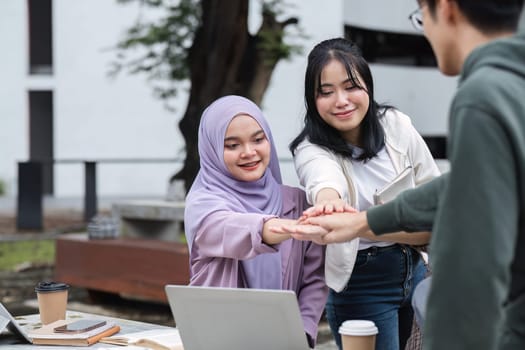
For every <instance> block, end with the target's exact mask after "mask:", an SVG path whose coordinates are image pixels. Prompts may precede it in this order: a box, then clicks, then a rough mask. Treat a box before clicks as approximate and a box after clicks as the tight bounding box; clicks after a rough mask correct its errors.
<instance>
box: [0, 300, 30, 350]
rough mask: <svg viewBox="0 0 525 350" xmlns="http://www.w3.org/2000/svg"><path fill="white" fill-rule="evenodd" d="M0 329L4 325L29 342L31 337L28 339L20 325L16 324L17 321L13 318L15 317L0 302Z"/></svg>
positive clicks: (0, 329)
mask: <svg viewBox="0 0 525 350" xmlns="http://www.w3.org/2000/svg"><path fill="white" fill-rule="evenodd" d="M0 325H2V327H0V331H2V330H3V328H4V327H7V329H9V330H10V331H11V333H13V334H15V335H17V336H19V337H21V338H25V340H27V342H28V343H31V339H29V337H28V335H27V333H26V331H25V330H24V328H22V326H20V325H19V324H18V322H17V321H16V320H15V318H14V317H13V316H12V315H11V313H10V312H9V311H7V309H6V308H5V306H4V305H3V304H2V303H0Z"/></svg>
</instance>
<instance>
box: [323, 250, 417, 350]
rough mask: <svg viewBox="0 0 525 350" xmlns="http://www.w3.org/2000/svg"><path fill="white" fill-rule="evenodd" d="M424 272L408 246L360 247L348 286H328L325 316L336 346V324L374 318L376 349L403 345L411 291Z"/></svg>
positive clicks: (409, 319) (407, 331)
mask: <svg viewBox="0 0 525 350" xmlns="http://www.w3.org/2000/svg"><path fill="white" fill-rule="evenodd" d="M425 273H426V267H425V265H424V262H423V259H422V258H421V255H420V254H419V253H418V252H417V251H415V250H414V249H412V248H410V247H408V246H404V245H400V244H395V245H392V246H387V247H371V248H368V249H364V250H360V251H359V252H358V254H357V259H356V263H355V266H354V270H353V272H352V276H351V277H350V281H349V282H348V284H347V286H346V287H345V289H344V290H342V291H341V292H339V293H337V292H335V291H334V290H332V289H330V293H329V295H328V301H327V304H326V318H327V319H328V323H329V324H330V329H331V330H332V334H333V335H334V337H335V340H336V343H337V346H338V347H339V349H341V337H340V335H339V332H338V330H339V326H340V325H341V324H342V323H343V322H344V321H346V320H357V319H360V320H371V321H374V322H375V324H376V326H377V328H378V329H379V333H378V334H377V338H376V349H378V350H399V349H403V348H404V346H405V343H406V341H407V339H408V337H409V336H410V330H411V328H412V322H413V317H414V312H413V310H412V306H411V303H410V300H411V298H412V293H413V291H414V288H415V286H416V285H417V283H419V282H420V281H421V280H423V278H424V277H425Z"/></svg>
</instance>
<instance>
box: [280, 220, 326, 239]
mask: <svg viewBox="0 0 525 350" xmlns="http://www.w3.org/2000/svg"><path fill="white" fill-rule="evenodd" d="M270 230H271V231H272V232H274V233H276V234H285V235H290V236H291V237H292V238H295V239H297V240H300V241H312V242H314V243H317V244H326V243H325V242H324V240H323V236H324V235H326V234H327V233H328V231H327V230H326V229H324V228H323V227H321V226H316V225H303V224H300V223H296V224H292V225H281V226H272V227H271V228H270Z"/></svg>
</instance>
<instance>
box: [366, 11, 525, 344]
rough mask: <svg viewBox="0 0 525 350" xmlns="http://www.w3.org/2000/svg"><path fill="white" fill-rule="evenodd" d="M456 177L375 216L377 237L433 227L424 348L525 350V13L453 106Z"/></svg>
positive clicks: (474, 60) (472, 65) (468, 76)
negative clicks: (511, 33)
mask: <svg viewBox="0 0 525 350" xmlns="http://www.w3.org/2000/svg"><path fill="white" fill-rule="evenodd" d="M449 125H450V132H449V144H448V152H449V154H448V156H449V160H450V165H451V170H450V172H449V173H447V174H445V175H443V176H441V177H439V178H437V179H436V180H434V181H432V182H429V183H427V184H425V185H423V186H421V187H419V188H417V189H415V190H411V191H406V192H404V193H403V194H402V195H400V196H399V197H398V198H397V199H396V200H395V201H392V202H390V203H387V204H385V205H383V206H380V207H375V208H372V209H370V210H369V211H368V213H367V217H368V222H369V225H370V227H371V229H372V230H373V231H374V232H376V233H378V234H381V233H386V232H392V231H397V230H400V229H402V230H406V231H417V230H424V229H427V230H429V229H432V241H431V243H430V261H431V266H432V270H433V272H432V275H433V277H432V288H431V291H430V294H429V297H428V307H427V311H426V319H425V326H424V342H423V345H424V348H425V349H439V350H442V349H446V350H450V349H475V350H479V349H506V350H507V349H521V350H523V349H525V11H523V13H522V15H521V19H520V27H519V30H518V34H517V35H515V36H513V37H511V38H506V39H499V40H495V41H492V42H490V43H488V44H486V45H483V46H481V47H478V48H477V49H475V50H474V51H473V52H472V53H471V54H470V55H469V57H468V58H467V60H466V61H465V63H464V65H463V70H462V72H461V76H460V80H459V85H458V90H457V93H456V95H455V97H454V100H453V101H452V105H451V109H450V123H449Z"/></svg>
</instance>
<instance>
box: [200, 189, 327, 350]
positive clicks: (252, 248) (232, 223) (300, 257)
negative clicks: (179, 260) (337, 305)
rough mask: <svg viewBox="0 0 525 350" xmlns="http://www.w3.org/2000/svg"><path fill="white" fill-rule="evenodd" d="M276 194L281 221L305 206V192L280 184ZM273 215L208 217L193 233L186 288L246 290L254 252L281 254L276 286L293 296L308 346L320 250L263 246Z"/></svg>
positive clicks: (320, 273)
mask: <svg viewBox="0 0 525 350" xmlns="http://www.w3.org/2000/svg"><path fill="white" fill-rule="evenodd" d="M281 190H282V198H283V211H282V215H281V218H289V219H296V218H298V217H299V216H300V215H301V214H302V212H303V210H304V209H305V208H306V206H307V202H306V196H305V194H304V192H303V191H302V190H300V189H298V188H294V187H288V186H284V185H283V186H281ZM274 217H275V216H274V215H264V214H254V213H236V212H232V211H226V210H222V211H215V212H213V213H210V215H209V216H208V217H207V218H206V219H205V220H204V221H203V222H202V225H201V226H200V228H199V229H198V230H197V232H196V234H195V237H194V241H193V245H192V249H191V251H190V274H191V279H190V284H191V285H199V286H215V287H236V288H247V287H249V286H247V284H246V282H245V279H244V276H243V271H242V261H243V260H246V259H250V258H254V257H256V256H258V255H259V254H265V253H275V252H280V255H281V272H282V284H281V287H282V289H287V290H293V291H294V292H295V293H296V295H297V299H298V303H299V308H300V310H301V317H302V320H303V324H304V329H305V332H306V334H307V335H308V337H309V338H310V339H309V341H310V343H311V344H310V345H311V346H312V345H313V344H315V341H316V338H317V327H318V324H319V320H320V318H321V315H322V313H323V310H324V306H325V302H326V298H327V294H328V288H327V287H326V285H325V281H324V268H323V266H324V247H323V246H320V245H317V244H315V243H312V242H307V241H298V240H294V239H288V240H286V241H284V242H282V243H280V244H278V245H274V246H270V245H267V244H265V243H264V242H263V241H262V229H263V225H264V222H265V221H266V220H268V219H271V218H274ZM262 273H264V272H263V271H261V274H262Z"/></svg>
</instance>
